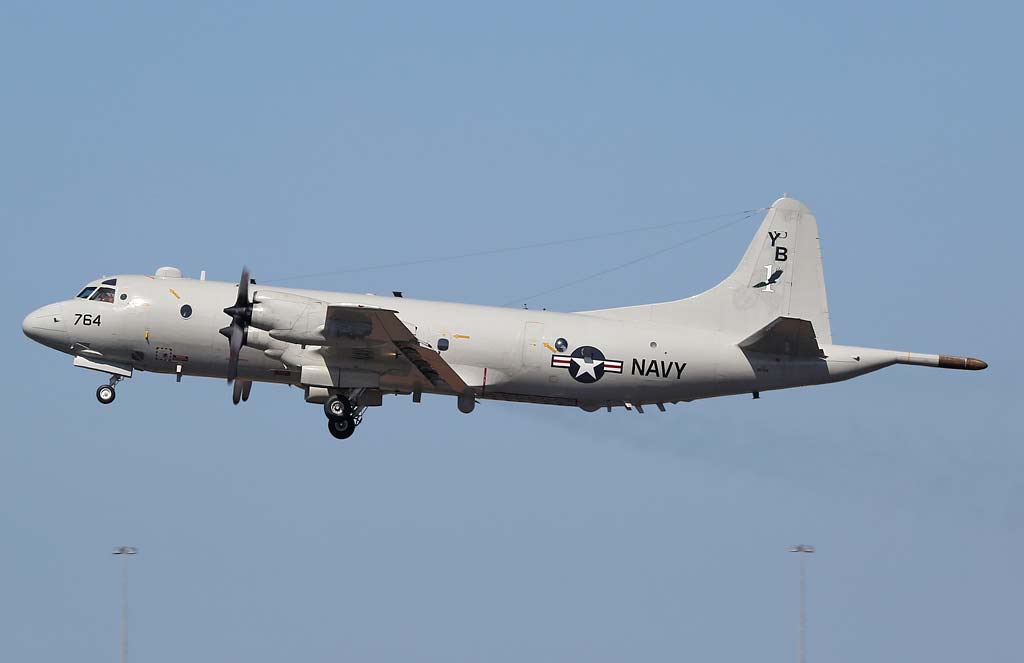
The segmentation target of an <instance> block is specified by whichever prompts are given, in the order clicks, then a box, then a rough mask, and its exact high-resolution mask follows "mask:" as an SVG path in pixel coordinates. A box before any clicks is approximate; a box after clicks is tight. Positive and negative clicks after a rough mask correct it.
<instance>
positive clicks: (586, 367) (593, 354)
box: [551, 345, 622, 384]
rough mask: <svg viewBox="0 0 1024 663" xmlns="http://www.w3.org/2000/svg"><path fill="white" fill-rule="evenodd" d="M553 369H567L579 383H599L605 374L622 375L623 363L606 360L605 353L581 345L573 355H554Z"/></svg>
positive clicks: (552, 358) (552, 360) (552, 357)
mask: <svg viewBox="0 0 1024 663" xmlns="http://www.w3.org/2000/svg"><path fill="white" fill-rule="evenodd" d="M551 367H552V368H567V369H569V375H571V376H572V377H573V379H574V380H576V381H577V382H582V383H583V384H590V383H591V382H597V381H598V380H600V379H601V377H602V376H603V375H604V374H605V373H621V372H622V362H621V361H619V360H615V359H605V358H604V353H603V352H601V351H600V350H598V349H597V348H595V347H593V346H590V345H581V346H580V347H578V348H576V349H575V350H573V351H572V354H571V355H552V356H551Z"/></svg>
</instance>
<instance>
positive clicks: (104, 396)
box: [96, 384, 117, 405]
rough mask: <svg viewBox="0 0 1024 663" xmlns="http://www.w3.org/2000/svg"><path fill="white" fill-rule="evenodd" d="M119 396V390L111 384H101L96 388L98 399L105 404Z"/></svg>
mask: <svg viewBox="0 0 1024 663" xmlns="http://www.w3.org/2000/svg"><path fill="white" fill-rule="evenodd" d="M115 398H117V392H116V391H114V388H113V387H111V386H110V385H109V384H104V385H100V387H99V388H98V389H97V390H96V400H98V401H99V402H100V403H103V404H104V405H110V404H111V403H113V402H114V399H115Z"/></svg>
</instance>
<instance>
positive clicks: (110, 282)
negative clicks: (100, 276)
mask: <svg viewBox="0 0 1024 663" xmlns="http://www.w3.org/2000/svg"><path fill="white" fill-rule="evenodd" d="M103 285H117V279H107V280H106V281H104V282H103Z"/></svg>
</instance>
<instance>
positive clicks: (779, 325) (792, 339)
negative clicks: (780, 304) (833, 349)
mask: <svg viewBox="0 0 1024 663" xmlns="http://www.w3.org/2000/svg"><path fill="white" fill-rule="evenodd" d="M739 346H740V347H741V348H743V349H744V350H746V351H747V352H761V353H764V354H770V355H790V356H793V357H819V358H820V357H824V356H825V353H824V352H822V350H821V347H820V346H819V345H818V339H817V338H816V337H815V335H814V325H812V324H811V321H810V320H801V319H800V318H786V317H780V318H775V319H774V320H773V321H771V322H769V323H768V324H767V325H765V326H764V327H762V328H761V329H759V330H757V331H756V332H754V333H753V334H752V335H750V336H748V337H747V338H745V339H743V340H742V341H740V343H739Z"/></svg>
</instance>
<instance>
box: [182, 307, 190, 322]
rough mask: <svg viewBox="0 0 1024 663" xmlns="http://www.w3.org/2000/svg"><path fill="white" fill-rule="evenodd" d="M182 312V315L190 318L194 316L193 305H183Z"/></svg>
mask: <svg viewBox="0 0 1024 663" xmlns="http://www.w3.org/2000/svg"><path fill="white" fill-rule="evenodd" d="M180 313H181V317H183V318H185V319H186V320H188V319H189V318H191V317H192V307H191V306H189V305H188V304H185V305H184V306H182V307H181V310H180Z"/></svg>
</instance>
